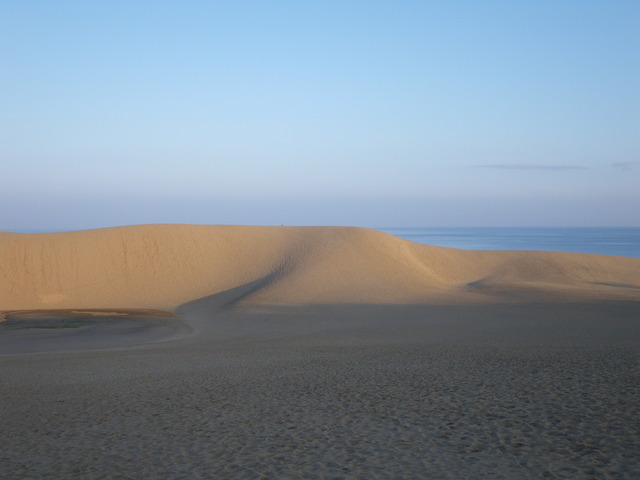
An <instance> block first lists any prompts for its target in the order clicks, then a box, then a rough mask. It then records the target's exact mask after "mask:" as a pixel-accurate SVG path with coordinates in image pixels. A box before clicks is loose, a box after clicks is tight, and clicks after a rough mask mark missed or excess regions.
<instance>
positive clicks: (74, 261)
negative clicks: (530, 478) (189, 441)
mask: <svg viewBox="0 0 640 480" xmlns="http://www.w3.org/2000/svg"><path fill="white" fill-rule="evenodd" d="M554 298H557V299H562V300H572V299H579V300H585V299H628V300H640V259H634V258H625V257H611V256H603V255H589V254H575V253H560V252H529V251H468V250H457V249H451V248H443V247H433V246H427V245H422V244H416V243H413V242H410V241H407V240H403V239H400V238H397V237H394V236H392V235H389V234H386V233H382V232H379V231H376V230H371V229H365V228H356V227H253V226H217V225H212V226H205V225H139V226H127V227H113V228H106V229H98V230H85V231H77V232H64V233H47V234H18V233H6V232H3V233H2V234H1V235H0V310H21V309H38V308H152V309H159V310H171V311H176V310H179V309H180V310H181V311H184V312H186V313H189V312H190V311H197V312H199V313H205V314H208V313H211V312H213V311H215V310H216V309H218V308H220V307H222V306H229V305H246V306H260V305H291V304H293V305H303V304H336V303H337V304H340V303H354V304H356V303H363V304H364V303H367V304H371V303H373V304H382V303H385V304H406V303H415V304H436V303H444V304H446V303H476V302H504V301H522V300H536V299H544V300H550V299H554Z"/></svg>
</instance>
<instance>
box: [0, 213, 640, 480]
mask: <svg viewBox="0 0 640 480" xmlns="http://www.w3.org/2000/svg"><path fill="white" fill-rule="evenodd" d="M639 300H640V259H632V258H622V257H610V256H598V255H582V254H569V253H554V252H524V251H518V252H517V251H510V252H507V251H498V252H494V251H465V250H455V249H448V248H440V247H431V246H426V245H421V244H416V243H412V242H409V241H405V240H402V239H399V238H396V237H394V236H391V235H388V234H385V233H381V232H378V231H374V230H368V229H362V228H328V227H314V228H312V227H291V228H288V227H235V226H189V225H151V226H132V227H120V228H108V229H101V230H90V231H80V232H68V233H52V234H29V235H26V234H15V233H7V232H4V233H0V315H2V317H3V319H4V321H0V368H1V370H2V385H3V387H2V396H1V404H0V424H1V425H2V429H3V435H4V437H5V438H6V439H7V442H5V443H6V444H5V445H3V455H0V471H1V472H3V473H4V474H5V476H6V477H7V478H16V479H19V478H25V479H26V478H48V479H64V480H68V479H84V478H111V477H113V476H114V475H115V476H118V477H121V478H372V479H376V478H379V479H384V478H391V477H398V478H415V479H422V478H434V479H439V478H514V479H517V478H567V479H568V478H614V477H615V478H621V479H635V478H640V461H638V460H637V445H638V438H640V420H639V419H638V415H637V414H636V413H637V399H638V395H639V394H640V391H639V388H640V387H639V385H640V377H639V373H638V368H637V366H638V362H639V361H640V353H639V352H640V333H639V332H640V325H639V323H638V319H639V318H640V301H639ZM168 311H173V312H177V315H173V314H171V313H170V312H168Z"/></svg>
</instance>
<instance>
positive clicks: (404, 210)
mask: <svg viewBox="0 0 640 480" xmlns="http://www.w3.org/2000/svg"><path fill="white" fill-rule="evenodd" d="M639 24H640V3H638V2H634V1H626V2H625V1H609V2H604V1H577V0H576V1H558V2H539V1H529V2H527V1H523V2H510V1H487V2H471V1H447V2H444V1H442V2H413V1H400V2H391V1H386V2H385V1H379V2H376V1H374V2H364V1H362V2H356V1H353V2H331V1H329V2H317V3H311V2H293V1H291V2H278V1H276V2H257V1H256V2H246V1H240V2H227V3H226V4H223V3H222V2H196V1H185V2H177V1H176V2H163V1H154V2H151V1H135V2H124V1H114V2H106V1H105V2H81V1H57V2H45V1H30V2H8V1H5V2H0V36H1V37H2V44H3V45H4V48H3V49H2V52H1V53H0V55H2V58H1V64H2V67H0V68H1V69H2V72H1V73H2V74H1V75H0V87H1V90H2V102H1V108H0V122H1V126H2V128H1V131H0V159H1V162H2V172H3V173H2V175H1V176H0V205H1V208H0V229H38V228H42V229H56V230H59V229H77V228H94V227H106V226H113V225H125V224H136V223H210V224H219V223H231V224H259V225H260V224H278V225H279V224H287V225H311V224H317V225H361V226H379V227H382V226H388V227H389V226H612V225H618V226H640V213H639V212H640V188H639V187H640V141H639V140H638V139H639V138H640V89H638V85H640V60H639V56H638V52H639V47H640V33H639V32H640V29H638V25H639Z"/></svg>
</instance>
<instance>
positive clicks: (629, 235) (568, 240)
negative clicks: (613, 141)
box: [377, 227, 640, 258]
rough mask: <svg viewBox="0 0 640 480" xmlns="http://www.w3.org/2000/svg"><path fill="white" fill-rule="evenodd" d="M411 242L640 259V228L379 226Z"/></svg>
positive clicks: (472, 248)
mask: <svg viewBox="0 0 640 480" xmlns="http://www.w3.org/2000/svg"><path fill="white" fill-rule="evenodd" d="M377 230H381V231H383V232H387V233H390V234H392V235H396V236H398V237H401V238H404V239H407V240H411V241H412V242H418V243H424V244H427V245H438V246H441V247H453V248H464V249H469V250H550V251H558V252H578V253H597V254H601V255H617V256H622V257H636V258H640V227H614V228H604V227H597V228H596V227H584V228H559V227H547V228H538V227H519V228H498V227H496V228H480V227H477V228H424V227H416V228H377Z"/></svg>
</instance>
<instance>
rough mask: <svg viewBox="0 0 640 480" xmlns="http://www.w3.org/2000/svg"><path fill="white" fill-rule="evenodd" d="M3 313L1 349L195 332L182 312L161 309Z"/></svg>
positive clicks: (89, 345) (136, 340)
mask: <svg viewBox="0 0 640 480" xmlns="http://www.w3.org/2000/svg"><path fill="white" fill-rule="evenodd" d="M0 318H1V319H2V321H0V355H11V354H14V355H15V354H26V353H45V352H60V351H73V350H96V349H110V348H119V347H127V346H129V347H130V346H136V345H144V344H148V343H156V342H163V341H170V340H172V339H175V338H178V337H182V336H185V335H188V334H190V333H191V332H192V329H191V328H190V327H189V326H188V325H187V324H186V323H185V322H184V321H183V320H182V319H181V318H180V317H179V316H176V315H175V314H173V313H171V312H164V311H161V310H144V309H91V310H90V309H78V310H18V311H10V312H6V311H5V312H0Z"/></svg>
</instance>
